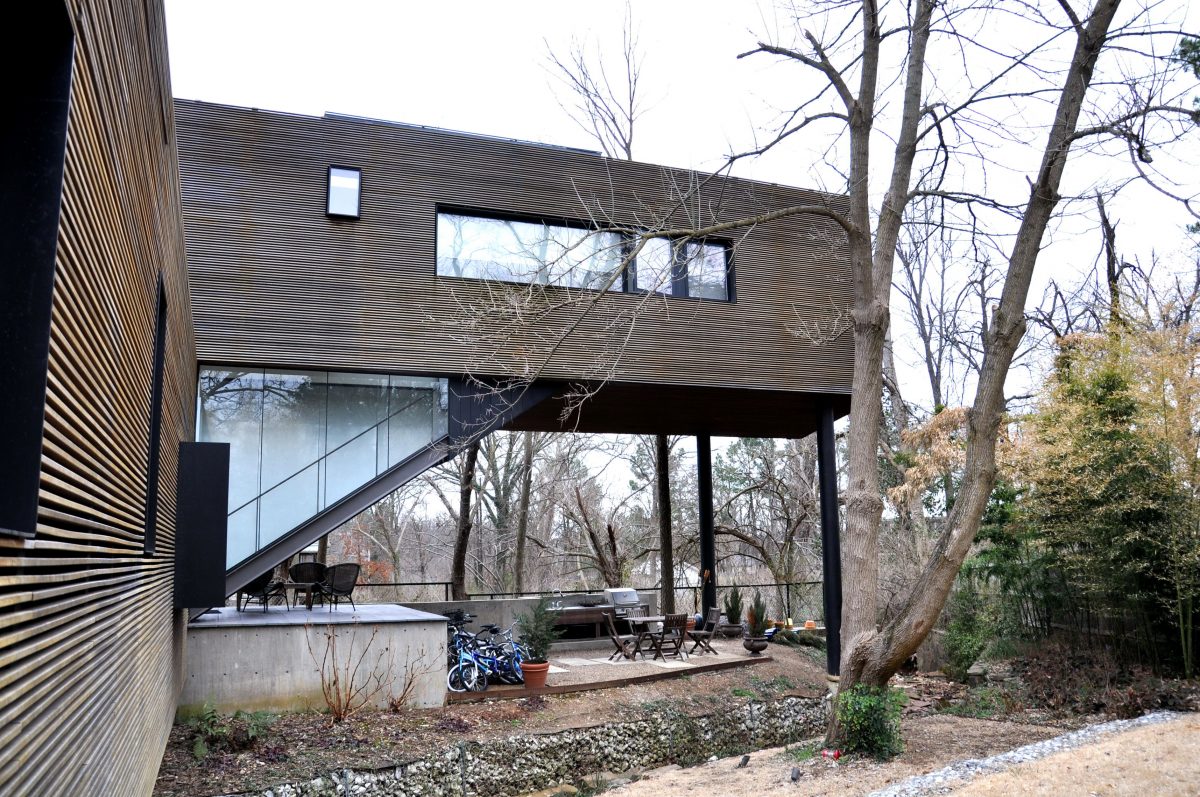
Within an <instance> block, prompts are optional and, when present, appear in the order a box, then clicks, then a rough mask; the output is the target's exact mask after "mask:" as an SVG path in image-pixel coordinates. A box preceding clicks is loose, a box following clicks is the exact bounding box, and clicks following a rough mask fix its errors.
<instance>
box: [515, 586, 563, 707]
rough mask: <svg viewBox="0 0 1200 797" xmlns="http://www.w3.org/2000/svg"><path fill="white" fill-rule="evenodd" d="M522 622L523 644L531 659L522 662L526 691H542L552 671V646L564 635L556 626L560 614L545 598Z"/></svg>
mask: <svg viewBox="0 0 1200 797" xmlns="http://www.w3.org/2000/svg"><path fill="white" fill-rule="evenodd" d="M518 619H519V620H520V622H521V643H522V644H524V645H525V650H526V651H528V653H529V658H528V659H526V660H525V661H523V662H521V672H522V673H523V674H524V676H525V688H526V689H541V688H542V687H543V686H545V685H546V673H547V672H549V670H550V660H549V657H550V645H551V643H552V642H554V640H556V639H558V637H559V635H560V634H561V633H562V632H561V631H559V630H558V627H557V626H556V625H555V621H556V620H557V619H558V613H557V612H555V611H553V610H551V608H550V604H549V603H548V602H547V601H546V599H545V598H540V599H538V602H537V603H535V604H534V605H533V606H531V607H530V609H529V611H528V612H526V613H525V614H522V615H521V616H520V617H519V618H518Z"/></svg>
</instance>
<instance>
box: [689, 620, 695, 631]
mask: <svg viewBox="0 0 1200 797" xmlns="http://www.w3.org/2000/svg"><path fill="white" fill-rule="evenodd" d="M687 630H689V631H695V630H696V618H695V617H689V618H688V619H687Z"/></svg>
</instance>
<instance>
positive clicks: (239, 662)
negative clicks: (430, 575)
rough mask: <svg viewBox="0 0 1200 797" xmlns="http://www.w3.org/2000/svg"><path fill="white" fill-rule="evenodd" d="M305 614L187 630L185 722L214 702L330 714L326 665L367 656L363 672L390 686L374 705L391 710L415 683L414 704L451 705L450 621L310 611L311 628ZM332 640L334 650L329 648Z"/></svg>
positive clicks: (381, 611)
mask: <svg viewBox="0 0 1200 797" xmlns="http://www.w3.org/2000/svg"><path fill="white" fill-rule="evenodd" d="M385 609H386V611H385ZM232 611H233V610H231V609H230V610H228V612H232ZM228 612H227V613H228ZM301 614H302V613H301V612H291V613H271V614H269V615H263V616H262V619H261V621H259V622H260V624H257V625H255V624H254V622H255V621H256V618H257V614H256V613H254V612H246V613H244V614H241V615H238V616H237V617H235V618H234V619H233V622H235V623H236V624H225V623H223V622H222V620H221V619H217V620H214V621H210V623H209V624H204V623H197V622H193V623H192V625H190V626H189V627H188V632H187V656H186V672H185V677H184V687H183V692H182V694H181V695H180V697H179V703H178V708H177V710H176V716H177V718H179V719H186V718H187V717H190V716H194V715H195V714H197V713H199V712H200V710H201V709H202V707H203V706H204V704H205V703H206V702H208V703H212V704H213V705H214V706H215V707H216V708H217V710H218V711H221V712H231V711H236V710H237V709H242V710H245V711H255V710H259V709H263V710H269V711H306V710H325V708H326V703H325V698H324V696H323V694H322V690H321V666H322V660H323V659H324V667H325V669H326V672H327V674H328V673H331V672H332V669H331V668H332V667H333V666H335V664H336V666H338V667H339V669H341V670H344V669H345V667H346V665H347V663H348V662H349V663H351V665H353V663H356V662H358V661H359V658H360V657H363V658H362V661H363V666H362V667H361V668H360V669H359V672H360V673H362V674H368V673H372V672H378V673H379V674H380V675H381V676H382V678H383V680H384V682H385V687H384V688H382V689H381V690H379V692H378V693H377V694H376V695H375V696H374V698H373V700H372V701H371V704H372V705H374V706H376V707H378V708H386V707H387V705H388V700H389V699H390V698H391V697H393V696H394V695H397V694H399V693H400V692H401V690H402V688H403V687H402V685H403V681H404V679H405V678H411V679H413V681H414V683H413V688H412V690H411V692H410V694H409V697H408V700H407V704H408V705H411V706H414V707H421V708H425V707H430V706H440V705H442V704H443V703H444V702H445V698H446V621H445V619H444V618H442V617H438V616H436V615H431V614H425V613H423V612H414V611H412V610H409V609H401V608H400V607H373V606H364V607H361V608H360V610H359V611H358V612H355V613H353V614H352V613H351V612H349V611H345V612H331V613H326V612H323V611H315V612H311V613H303V614H306V615H307V616H308V617H309V618H310V620H311V622H310V623H308V624H305V623H302V622H299V618H300V615H301ZM377 615H378V616H377ZM331 634H332V635H333V636H334V640H333V644H334V646H335V647H334V648H330V647H329V645H330V639H329V635H331ZM364 650H365V655H364ZM327 651H328V653H329V654H330V655H328V656H327V655H326V654H327Z"/></svg>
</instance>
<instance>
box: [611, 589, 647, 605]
mask: <svg viewBox="0 0 1200 797" xmlns="http://www.w3.org/2000/svg"><path fill="white" fill-rule="evenodd" d="M604 597H605V598H606V599H607V600H608V602H609V603H611V604H612V605H613V606H615V607H616V608H618V609H620V608H623V607H626V606H637V605H638V604H639V603H640V601H639V600H638V594H637V590H635V589H633V588H632V587H610V588H609V589H606V590H604Z"/></svg>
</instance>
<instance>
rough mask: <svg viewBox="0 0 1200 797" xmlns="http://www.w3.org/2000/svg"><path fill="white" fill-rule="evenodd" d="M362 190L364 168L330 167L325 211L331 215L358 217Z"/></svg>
mask: <svg viewBox="0 0 1200 797" xmlns="http://www.w3.org/2000/svg"><path fill="white" fill-rule="evenodd" d="M361 191H362V169H354V168H349V167H346V166H330V167H329V192H328V194H326V207H325V212H326V214H328V215H330V216H345V217H347V218H351V219H357V218H358V199H359V195H360V194H361Z"/></svg>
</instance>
